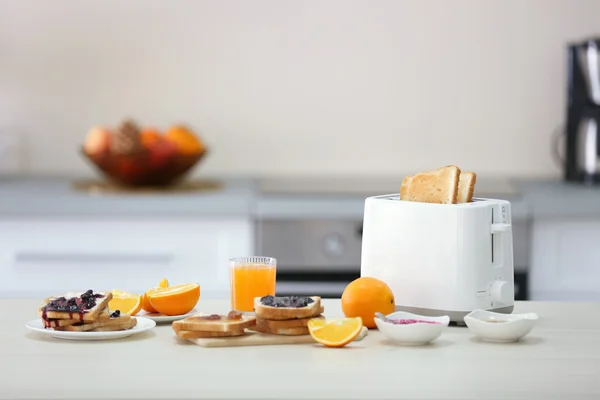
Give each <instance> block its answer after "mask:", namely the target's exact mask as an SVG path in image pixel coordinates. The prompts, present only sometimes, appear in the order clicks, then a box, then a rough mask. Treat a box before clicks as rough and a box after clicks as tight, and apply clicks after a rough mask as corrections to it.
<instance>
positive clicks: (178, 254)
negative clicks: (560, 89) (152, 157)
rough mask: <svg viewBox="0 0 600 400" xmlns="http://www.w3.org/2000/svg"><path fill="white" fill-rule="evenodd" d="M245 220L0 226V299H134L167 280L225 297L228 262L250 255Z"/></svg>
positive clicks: (8, 222)
mask: <svg viewBox="0 0 600 400" xmlns="http://www.w3.org/2000/svg"><path fill="white" fill-rule="evenodd" d="M253 249H254V236H253V223H252V221H251V220H250V219H245V218H222V217H218V218H210V217H199V218H185V219H183V218H179V219H177V218H168V219H165V218H97V219H89V218H87V219H81V218H79V219H62V218H61V219H42V218H39V219H38V218H35V219H33V218H29V219H22V218H19V219H0V297H22V296H37V297H39V296H47V295H52V294H57V293H60V292H63V291H70V290H78V289H79V290H86V289H94V290H111V289H113V288H114V289H121V290H127V291H133V292H137V293H141V292H143V291H144V290H146V289H148V288H150V287H153V286H155V285H157V284H158V282H159V281H160V279H161V278H163V277H166V278H167V279H169V281H170V282H171V284H178V283H187V282H198V283H200V285H201V289H200V290H201V297H202V298H207V297H208V298H210V297H222V296H226V295H227V293H228V291H229V273H228V259H229V257H231V256H246V255H252V253H253Z"/></svg>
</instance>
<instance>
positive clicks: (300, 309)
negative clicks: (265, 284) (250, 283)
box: [254, 296, 323, 321]
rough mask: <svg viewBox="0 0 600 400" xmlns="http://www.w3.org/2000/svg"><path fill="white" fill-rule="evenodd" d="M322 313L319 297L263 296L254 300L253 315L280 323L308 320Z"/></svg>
mask: <svg viewBox="0 0 600 400" xmlns="http://www.w3.org/2000/svg"><path fill="white" fill-rule="evenodd" d="M300 305H302V306H300ZM322 312H323V310H322V309H321V297H319V296H284V297H275V296H265V297H256V298H255V299H254V313H255V314H256V317H257V318H262V319H268V320H278V321H282V320H288V319H300V318H309V317H316V316H317V315H319V314H321V313H322Z"/></svg>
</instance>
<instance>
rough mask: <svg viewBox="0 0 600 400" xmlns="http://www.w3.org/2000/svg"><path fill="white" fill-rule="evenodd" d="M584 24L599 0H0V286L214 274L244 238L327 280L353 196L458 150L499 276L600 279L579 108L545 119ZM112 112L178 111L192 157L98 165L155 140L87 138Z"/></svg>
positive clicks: (212, 287) (533, 289)
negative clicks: (489, 211)
mask: <svg viewBox="0 0 600 400" xmlns="http://www.w3.org/2000/svg"><path fill="white" fill-rule="evenodd" d="M597 38H600V1H594V0H588V1H586V0H520V1H517V0H514V1H513V0H489V1H477V0H454V1H443V0H429V1H418V0H368V1H367V0H363V1H358V0H349V1H344V0H324V1H298V0H296V1H292V0H253V1H241V0H220V1H217V0H211V1H208V0H195V1H184V0H180V1H156V0H126V1H123V0H104V1H87V2H81V1H74V0H72V1H71V0H55V1H52V2H49V1H41V0H0V175H1V177H0V276H1V277H2V278H1V279H0V296H40V295H48V294H51V293H55V292H58V291H61V290H71V289H72V288H73V287H79V288H82V289H87V288H88V286H90V287H91V286H93V288H94V289H98V290H100V289H105V290H110V289H112V288H119V289H122V290H131V291H137V292H142V291H144V290H146V289H147V288H149V287H152V286H155V285H156V284H157V283H158V281H159V280H160V279H161V278H162V277H163V276H164V277H167V278H168V279H169V280H170V281H171V282H172V284H177V283H185V282H189V281H197V282H199V283H200V284H201V285H202V297H203V298H208V297H225V296H228V290H229V281H228V279H229V273H228V258H229V257H231V256H244V255H265V256H273V257H276V258H277V259H278V272H277V274H278V286H277V289H278V293H281V294H285V293H287V294H290V293H310V294H321V295H323V296H339V295H340V294H341V292H342V290H343V288H344V287H345V285H346V284H347V283H348V282H349V281H350V280H352V279H354V278H355V277H357V276H358V275H359V269H360V243H361V233H362V228H361V226H362V212H363V203H364V199H365V197H367V196H371V195H378V194H387V193H397V192H398V190H399V186H400V183H401V181H402V178H403V177H404V176H405V175H407V174H414V173H416V172H419V171H423V170H429V169H434V168H437V167H439V166H443V165H447V164H456V165H458V166H459V167H460V168H462V169H463V170H467V171H475V172H476V173H477V174H478V184H477V187H476V191H475V195H476V196H478V197H498V198H504V199H508V200H510V201H511V202H512V207H513V210H512V212H513V225H514V226H513V234H514V250H515V279H516V282H517V286H518V292H517V298H518V299H531V300H600V246H599V244H600V186H599V185H597V184H596V183H594V182H598V179H597V175H596V174H597V172H598V171H599V170H600V169H599V168H598V165H600V161H599V160H598V154H599V152H598V148H600V141H596V130H595V127H596V125H595V123H593V122H594V121H595V119H594V118H595V117H594V116H595V109H593V107H592V109H591V111H589V113H587V114H585V113H583V112H580V111H581V110H579V111H572V112H571V115H576V116H578V115H579V116H580V115H583V114H585V115H587V116H588V117H589V115H592V117H589V118H588V119H589V120H590V121H592V122H589V121H588V122H586V125H585V126H586V127H587V128H586V129H587V130H585V132H584V133H585V134H586V135H587V136H586V139H585V140H578V141H577V140H575V139H573V141H572V143H579V144H577V146H580V147H577V149H571V150H569V146H570V144H569V143H571V139H568V137H569V136H568V135H561V133H564V132H566V131H567V130H568V126H567V125H568V124H567V116H568V107H567V106H568V104H569V101H568V93H569V90H568V89H569V87H570V85H569V82H571V83H573V79H571V80H569V77H571V78H572V77H573V76H574V75H573V73H572V72H570V70H569V67H568V66H569V62H568V60H569V57H568V56H569V52H568V49H569V47H568V46H569V45H573V44H578V45H581V47H580V53H578V54H579V56H578V57H579V58H578V60H579V61H578V62H580V63H582V65H583V64H584V67H585V68H588V70H587V71H592V73H588V74H587V75H586V77H587V78H586V79H588V80H586V81H585V82H584V83H583V84H582V83H581V82H583V81H581V80H576V82H575V84H577V85H583V86H581V87H583V88H584V89H581V90H580V92H581V93H584V92H585V93H586V95H589V96H588V97H590V98H591V97H593V96H591V94H590V93H591V92H589V91H587V90H588V89H589V88H592V89H594V88H595V90H596V91H600V86H594V85H595V84H597V81H596V79H598V74H597V73H593V71H594V69H593V67H594V66H595V65H596V64H595V63H597V62H598V61H597V59H596V58H595V56H594V54H596V53H595V50H594V48H593V46H594V45H595V42H592V43H591V44H590V43H587V42H586V41H587V40H590V39H597ZM596 72H597V70H596ZM575 75H577V74H575ZM580 75H581V74H580ZM584 75H585V74H584ZM577 76H579V75H577ZM589 76H593V77H594V80H593V81H590V80H589ZM589 90H591V89H589ZM571 103H572V102H571ZM588 103H589V102H587V103H586V102H585V101H584V102H583V103H581V104H583V105H581V107H587V106H589V104H588ZM599 103H600V100H599ZM572 104H574V103H572ZM577 104H580V103H577ZM578 113H579V114H578ZM127 119H130V120H131V121H135V123H137V124H138V125H139V127H140V129H146V128H148V127H153V128H155V129H157V130H158V131H159V132H160V133H161V134H162V133H164V132H167V131H169V130H171V131H172V130H173V129H174V128H173V126H175V125H177V124H180V125H185V126H186V127H188V129H189V131H188V133H189V135H188V136H185V135H183V136H185V137H183V139H181V138H182V136H181V135H179V136H178V134H177V133H175V134H173V135H174V136H173V137H175V138H179V139H178V140H179V141H177V140H176V141H175V142H173V143H176V144H178V145H181V143H182V142H186V140H187V141H188V142H186V143H189V142H190V140H191V141H192V142H193V140H192V139H190V137H189V136H190V135H191V136H192V137H196V138H197V142H194V143H193V145H192V147H194V145H197V146H196V147H198V148H200V149H201V151H200V153H198V154H196V155H197V156H198V157H195V156H194V155H192V156H191V158H190V157H188V159H186V160H187V161H184V162H183V161H182V162H183V163H184V164H185V163H186V162H187V163H188V164H193V165H192V167H191V169H190V170H189V171H188V173H187V174H185V175H183V176H182V177H181V179H179V180H177V181H173V183H172V184H171V185H166V186H162V187H152V188H148V187H139V186H136V187H134V186H131V185H129V186H127V185H123V184H120V183H119V182H118V181H116V180H115V176H113V179H108V178H107V175H105V174H103V173H102V172H101V168H103V169H104V170H105V171H112V173H113V175H114V174H119V173H121V174H122V175H127V174H129V175H127V176H128V177H130V178H131V177H132V176H134V175H135V174H136V173H140V174H141V172H140V171H137V172H136V168H141V167H140V165H142V164H143V163H144V162H148V163H149V162H154V161H147V159H146V158H144V159H143V161H140V159H135V160H137V161H135V162H131V163H129V164H127V163H126V162H125V161H124V164H119V165H121V166H115V165H116V164H115V162H114V160H112V159H109V158H107V157H105V156H101V157H100V156H99V157H100V158H93V157H92V158H90V157H89V156H86V155H85V154H84V152H83V151H82V146H83V145H84V144H85V143H86V138H89V137H92V136H93V138H94V140H95V141H93V143H92V144H93V145H94V143H95V145H97V146H96V147H98V146H100V147H102V143H103V142H102V134H101V132H100V133H98V130H96V131H95V133H94V134H91V133H90V132H92V128H94V127H105V128H106V130H113V131H115V130H118V129H121V131H124V129H122V128H123V126H122V124H123V122H124V121H125V120H127ZM177 126H179V125H177ZM577 126H579V125H577ZM582 126H583V125H582ZM119 127H120V128H119ZM102 129H104V128H102ZM175 130H177V129H175ZM190 132H191V133H190ZM573 132H575V133H573V136H577V135H579V132H580V129H579V128H577V129H575V128H574V130H573ZM89 135H91V136H89ZM132 137H133V136H127V133H123V135H122V137H121V139H120V140H121V142H120V143H121V145H122V147H121V148H126V149H129V150H131V149H135V148H136V144H135V143H136V142H135V140H134V139H131V138H132ZM565 138H566V139H565ZM90 140H92V139H90ZM131 140H133V141H131ZM98 143H100V144H98ZM572 143H571V145H572V146H575V147H576V145H575V144H572ZM581 143H584V145H585V146H587V147H585V148H582V147H581ZM92 147H93V146H92ZM184 147H185V146H184ZM175 148H176V147H173V146H172V147H165V148H160V151H158V153H157V154H159V156H160V157H167V156H165V155H164V153H168V150H169V149H170V151H174V150H173V149H175ZM181 148H182V147H179V149H181ZM592 148H593V150H590V149H592ZM205 150H206V151H205ZM204 151H205V152H204ZM169 154H171V153H169ZM199 154H201V155H199ZM159 156H157V157H159ZM102 157H104V158H102ZM160 157H159V159H160V160H163V161H164V160H166V158H160ZM194 157H195V158H194ZM582 157H583V161H581V160H580V159H581V158H582ZM565 159H568V160H569V161H565ZM152 160H154V159H152ZM190 160H191V161H190ZM161 162H162V161H161ZM194 162H197V164H194ZM164 163H165V165H166V164H167V162H166V161H164ZM182 165H183V164H182ZM182 165H180V164H177V165H176V166H172V169H171V171H170V172H168V173H165V174H167V175H168V176H167V177H166V178H165V176H163V178H164V179H163V180H165V179H166V180H168V179H167V178H169V176H171V175H174V176H176V175H177V174H179V173H183V172H182V171H184V170H186V168H187V167H189V165H183V166H182ZM126 167H127V168H129V169H127V168H126ZM115 171H117V172H115ZM119 171H120V172H119ZM124 171H125V172H124ZM169 174H170V175H169ZM151 175H152V176H159V175H160V174H159V173H158V172H156V171H154V172H153V173H152V174H151ZM121 178H123V176H121ZM566 178H569V179H568V180H567V179H566ZM157 179H158V178H157Z"/></svg>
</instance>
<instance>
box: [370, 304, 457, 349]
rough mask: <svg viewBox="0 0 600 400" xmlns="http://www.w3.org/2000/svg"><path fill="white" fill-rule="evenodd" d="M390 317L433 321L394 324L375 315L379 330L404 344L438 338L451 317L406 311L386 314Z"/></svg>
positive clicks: (422, 343)
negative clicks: (428, 315)
mask: <svg viewBox="0 0 600 400" xmlns="http://www.w3.org/2000/svg"><path fill="white" fill-rule="evenodd" d="M385 317H386V318H388V319H416V320H422V321H430V322H433V323H413V324H405V325H404V324H394V323H391V322H386V321H384V320H382V319H380V318H378V317H375V324H376V325H377V328H379V331H380V332H381V333H383V334H384V335H385V336H386V337H387V338H388V339H390V340H392V341H394V342H396V343H399V344H403V345H414V346H419V345H421V346H422V345H425V344H428V343H430V342H432V341H433V340H435V339H437V338H438V337H439V336H440V335H441V334H442V331H443V330H444V328H446V327H447V326H448V324H449V323H450V317H448V316H447V315H445V316H443V317H427V316H424V315H418V314H412V313H409V312H404V311H396V312H394V313H391V314H389V315H386V316H385Z"/></svg>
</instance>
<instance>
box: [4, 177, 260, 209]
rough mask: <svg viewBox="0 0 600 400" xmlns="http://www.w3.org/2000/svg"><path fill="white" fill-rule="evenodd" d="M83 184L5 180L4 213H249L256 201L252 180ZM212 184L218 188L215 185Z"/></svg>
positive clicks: (56, 181) (48, 180) (38, 179)
mask: <svg viewBox="0 0 600 400" xmlns="http://www.w3.org/2000/svg"><path fill="white" fill-rule="evenodd" d="M78 182H86V181H84V180H81V181H79V180H77V179H68V178H23V179H9V180H5V181H0V215H2V214H4V215H10V216H48V215H49V216H60V215H69V216H86V217H89V216H106V215H128V216H134V215H153V216H163V215H168V216H190V215H204V216H206V215H209V216H223V215H224V216H239V215H241V216H247V215H249V214H251V212H252V205H253V200H254V196H253V193H254V192H253V189H252V188H253V183H252V182H251V181H250V180H247V179H220V180H218V181H217V180H210V181H208V180H206V182H207V184H206V185H205V186H206V187H208V189H202V190H198V191H175V192H170V193H168V194H163V193H160V192H141V193H126V192H116V193H114V192H110V191H106V190H93V189H90V190H76V189H74V184H76V183H78ZM213 182H216V183H218V184H219V186H218V187H217V188H214V189H213V188H210V186H211V184H212V183H213ZM141 199H143V201H140V200H141ZM165 200H168V201H165Z"/></svg>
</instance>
